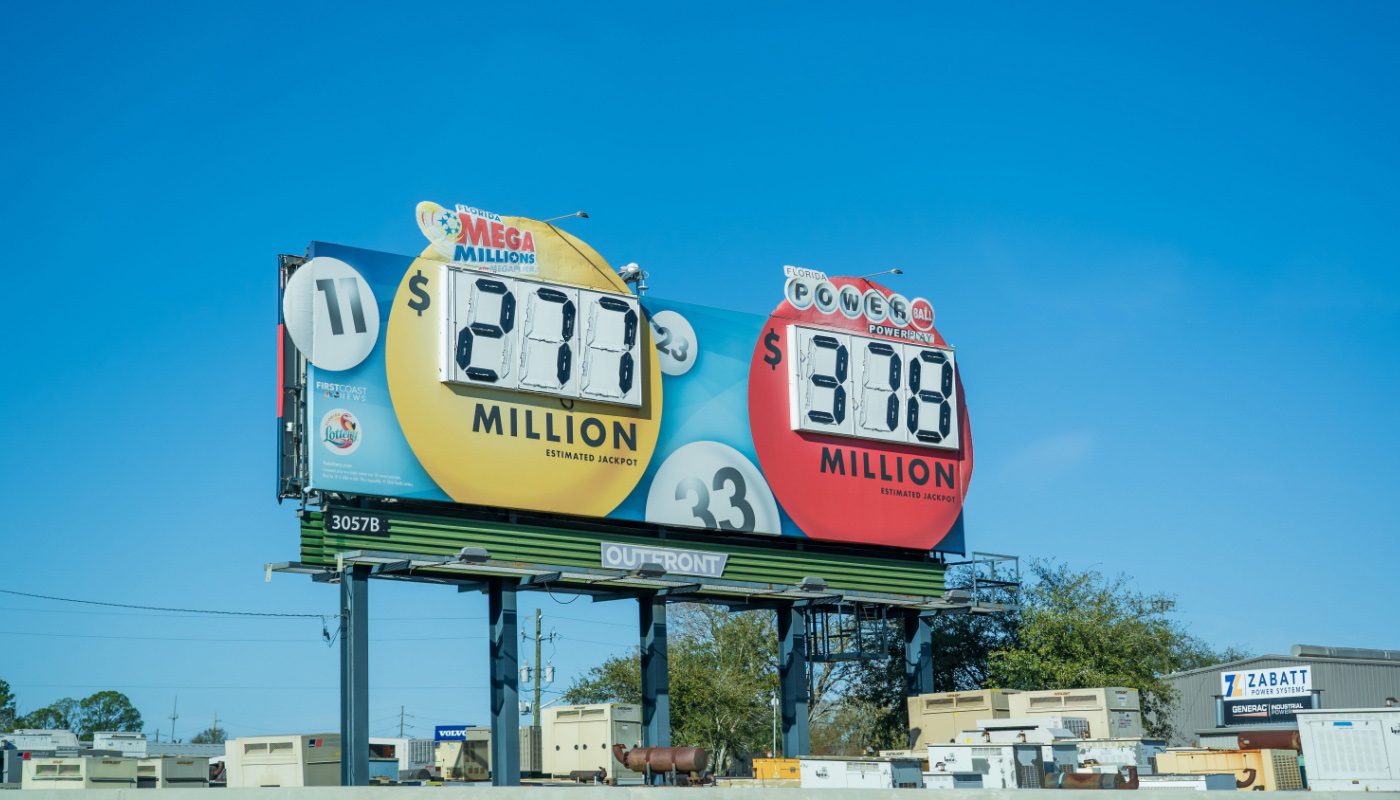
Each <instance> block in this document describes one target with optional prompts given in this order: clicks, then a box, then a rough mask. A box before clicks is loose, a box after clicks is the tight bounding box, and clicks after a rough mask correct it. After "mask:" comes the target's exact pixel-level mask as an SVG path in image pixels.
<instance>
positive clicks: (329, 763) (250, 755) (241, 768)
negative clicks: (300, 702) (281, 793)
mask: <svg viewBox="0 0 1400 800" xmlns="http://www.w3.org/2000/svg"><path fill="white" fill-rule="evenodd" d="M225 748H226V751H227V753H228V755H227V757H226V761H225V766H226V769H227V775H228V787H229V788H230V789H242V788H257V787H264V786H339V785H340V734H338V733H303V734H291V735H286V736H248V737H241V738H238V739H233V740H230V741H228V742H226V743H225Z"/></svg>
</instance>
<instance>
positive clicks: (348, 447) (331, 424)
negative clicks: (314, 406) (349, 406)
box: [321, 408, 360, 456]
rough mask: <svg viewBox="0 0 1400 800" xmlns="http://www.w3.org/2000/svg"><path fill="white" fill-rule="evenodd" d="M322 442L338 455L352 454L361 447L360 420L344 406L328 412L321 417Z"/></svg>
mask: <svg viewBox="0 0 1400 800" xmlns="http://www.w3.org/2000/svg"><path fill="white" fill-rule="evenodd" d="M321 443H322V444H324V445H325V446H326V449H327V450H329V451H331V452H332V453H335V454H336V455H340V456H348V455H350V454H351V453H353V452H355V451H356V450H358V449H359V447H360V421H359V420H358V419H356V418H355V415H354V414H351V413H350V412H349V411H346V410H345V409H343V408H336V409H332V410H331V411H328V412H326V415H325V416H324V417H322V418H321Z"/></svg>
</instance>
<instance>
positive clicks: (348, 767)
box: [340, 564, 370, 786]
mask: <svg viewBox="0 0 1400 800" xmlns="http://www.w3.org/2000/svg"><path fill="white" fill-rule="evenodd" d="M369 570H370V568H369V565H367V564H352V565H350V566H349V567H347V568H346V569H345V570H344V571H342V572H341V573H340V614H341V617H340V751H341V756H340V785H341V786H368V785H369Z"/></svg>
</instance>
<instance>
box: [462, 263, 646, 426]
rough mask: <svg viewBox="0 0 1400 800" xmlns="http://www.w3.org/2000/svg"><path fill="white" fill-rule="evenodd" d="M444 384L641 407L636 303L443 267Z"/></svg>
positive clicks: (638, 331) (581, 291) (618, 298)
mask: <svg viewBox="0 0 1400 800" xmlns="http://www.w3.org/2000/svg"><path fill="white" fill-rule="evenodd" d="M442 278H443V280H442V285H443V286H444V287H445V288H444V299H445V302H443V303H442V334H443V338H442V358H441V360H440V364H439V379H440V380H441V381H442V382H443V383H457V384H467V385H475V386H492V387H495V388H498V389H510V390H515V391H525V392H535V393H539V394H547V395H551V396H554V397H566V398H579V399H583V400H596V401H599V402H603V403H616V404H618V405H626V406H640V405H641V404H642V389H641V380H640V375H639V374H638V373H639V365H640V363H641V362H640V358H641V319H642V317H641V308H640V306H639V304H638V302H637V300H636V298H633V297H629V296H625V295H616V294H607V293H604V292H595V291H590V290H588V289H576V288H573V287H568V286H559V285H555V284H546V283H541V282H538V281H529V280H522V279H520V278H507V277H504V276H500V275H493V274H490V273H482V272H476V271H468V270H460V269H451V268H449V267H443V276H442Z"/></svg>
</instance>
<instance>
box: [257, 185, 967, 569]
mask: <svg viewBox="0 0 1400 800" xmlns="http://www.w3.org/2000/svg"><path fill="white" fill-rule="evenodd" d="M417 218H418V223H419V226H420V228H421V229H422V230H423V232H424V234H425V235H426V236H427V237H428V239H429V243H428V246H427V247H426V248H425V249H424V250H423V252H422V253H421V254H420V255H419V256H417V257H408V256H397V255H390V254H387V253H380V252H373V251H369V250H361V249H356V248H351V247H345V246H341V245H333V244H324V243H319V242H318V243H313V244H312V245H311V248H310V250H309V252H308V256H309V259H308V260H307V261H306V262H305V263H304V264H302V265H301V266H300V267H299V268H297V269H296V271H295V272H293V273H292V274H291V276H290V278H289V279H288V280H287V282H286V285H285V287H284V291H283V298H282V299H283V302H282V305H283V316H284V319H285V325H286V329H287V332H288V334H289V336H290V339H291V341H292V343H293V344H294V346H295V347H296V349H297V350H299V351H300V352H301V353H302V354H303V355H304V356H305V357H306V359H307V361H308V362H309V366H308V367H307V372H306V375H305V386H306V404H305V409H304V413H305V420H304V425H305V427H306V430H307V436H306V437H305V439H306V440H307V441H306V443H305V445H304V446H305V448H306V451H305V453H304V454H303V455H304V456H305V460H306V463H307V473H308V474H307V475H306V485H307V488H309V489H314V490H324V491H331V492H338V493H346V494H359V495H375V496H385V497H396V498H401V499H404V500H424V501H448V502H456V503H464V504H472V505H483V506H494V507H501V508H511V509H526V510H536V511H545V512H553V513H562V514H570V515H579V516H591V517H602V518H610V519H619V520H634V521H647V522H651V523H655V524H660V525H674V526H686V527H693V528H704V529H710V530H717V531H726V532H737V533H748V534H753V535H756V536H758V535H773V536H782V537H793V538H812V539H820V540H826V541H836V542H852V543H862V544H868V545H882V546H891V547H901V548H915V549H920V550H945V551H950V552H962V551H963V550H964V546H963V541H962V529H961V525H960V524H959V521H960V515H961V511H962V504H963V498H964V497H965V496H966V493H967V484H968V481H969V480H970V479H971V475H972V438H971V432H970V429H969V424H968V417H967V407H966V404H965V402H964V398H963V390H962V382H961V378H960V375H959V372H958V364H957V359H956V357H955V354H954V351H953V349H952V347H950V346H949V345H948V343H947V342H946V341H945V340H944V339H943V337H942V336H941V335H940V334H939V332H938V331H937V330H936V329H935V328H934V326H933V308H932V306H931V304H929V302H928V301H927V300H924V299H922V298H914V299H912V300H910V299H906V298H904V297H903V296H901V295H899V294H897V293H895V292H892V291H890V290H889V289H886V288H885V287H882V286H880V285H878V284H875V283H873V282H871V281H869V280H865V279H861V278H849V277H827V276H826V275H825V274H823V273H818V272H814V271H811V270H799V269H795V268H790V269H788V270H787V279H786V283H785V284H783V283H781V282H780V279H779V278H778V277H777V275H776V270H775V278H774V283H773V295H774V298H775V302H777V307H776V308H775V309H774V311H773V313H772V314H770V315H768V316H767V317H761V316H755V315H750V314H743V313H738V312H734V311H725V310H719V309H713V308H706V307H702V306H697V305H692V304H688V303H680V302H674V301H668V300H662V299H657V298H653V297H646V298H638V297H636V296H635V295H633V294H632V293H630V292H629V291H628V289H627V286H626V285H625V284H624V283H623V282H622V280H621V278H620V277H619V276H618V274H617V273H616V272H614V271H613V270H612V269H611V268H610V267H609V266H608V264H607V262H606V261H604V260H603V258H602V257H601V256H600V255H598V253H597V252H596V251H594V250H593V249H592V248H591V247H589V246H588V245H587V244H585V243H584V242H582V241H581V240H579V239H577V238H575V237H573V236H571V235H570V234H568V233H565V232H563V231H561V230H559V229H558V228H555V227H554V226H552V225H549V224H547V223H543V222H537V221H534V220H528V219H523V218H518V217H501V216H497V215H495V214H491V213H489V212H484V211H480V210H479V209H474V208H468V207H465V206H462V207H458V208H457V209H456V210H451V209H446V208H443V207H441V206H438V205H437V204H434V203H423V204H420V206H419V209H418V215H417ZM284 357H285V356H284ZM658 554H659V556H660V557H661V558H669V559H670V560H671V561H673V562H675V563H676V564H677V565H680V562H681V561H682V560H684V559H685V558H686V556H685V555H684V551H670V555H667V554H666V551H665V550H664V549H661V548H658V549H656V552H655V553H651V554H650V555H646V557H644V558H642V560H643V561H656V560H658V558H655V557H653V556H657V555H658ZM614 556H615V557H616V558H617V559H619V563H622V562H623V561H626V560H627V559H629V558H636V557H640V556H639V554H638V553H636V552H631V551H629V552H627V553H623V552H622V551H621V550H619V551H617V552H616V553H615V554H614ZM608 557H609V554H608V551H607V550H606V547H605V548H604V552H603V553H602V558H603V559H604V561H606V559H607V558H608ZM686 563H687V564H690V565H691V567H692V568H693V569H694V570H695V571H693V572H690V574H697V575H706V574H711V573H710V572H708V571H707V570H709V569H711V568H712V565H708V564H700V562H699V561H696V560H695V559H694V558H690V560H688V561H687V562H686ZM720 568H721V569H722V565H720ZM675 571H678V572H679V571H683V570H680V569H678V570H675Z"/></svg>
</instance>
